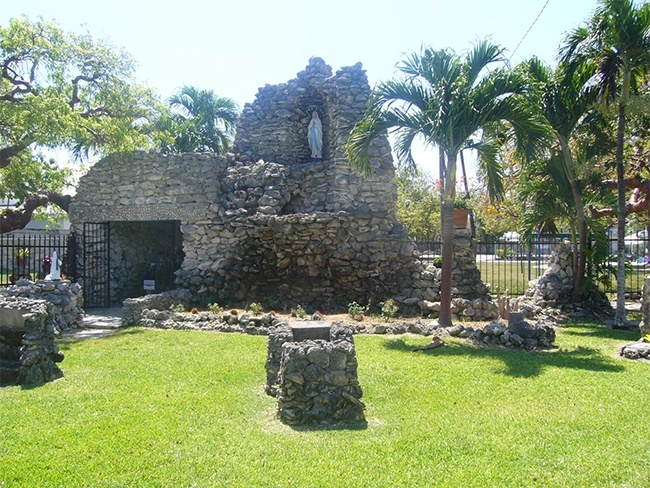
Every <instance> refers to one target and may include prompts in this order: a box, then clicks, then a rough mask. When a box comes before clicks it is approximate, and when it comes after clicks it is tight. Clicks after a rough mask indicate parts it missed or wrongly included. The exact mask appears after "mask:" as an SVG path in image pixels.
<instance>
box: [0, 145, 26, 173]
mask: <svg viewBox="0 0 650 488" xmlns="http://www.w3.org/2000/svg"><path fill="white" fill-rule="evenodd" d="M27 146H29V143H28V142H20V143H18V144H14V145H13V146H7V147H3V148H2V149H0V169H2V168H6V167H7V166H9V164H11V160H12V159H13V158H15V157H16V156H18V154H20V153H21V152H22V151H24V150H25V149H27Z"/></svg>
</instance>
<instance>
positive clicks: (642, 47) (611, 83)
mask: <svg viewBox="0 0 650 488" xmlns="http://www.w3.org/2000/svg"><path fill="white" fill-rule="evenodd" d="M561 59H562V62H564V63H566V64H567V65H568V66H572V67H577V66H582V67H583V68H585V69H587V70H590V71H591V73H592V77H591V79H590V80H589V81H588V82H587V83H588V84H592V85H594V86H596V87H597V88H598V91H599V94H600V99H601V101H602V102H603V103H604V104H605V105H609V104H611V103H613V102H615V101H617V102H618V116H617V131H616V178H617V187H618V188H617V193H618V195H617V196H618V259H617V265H618V270H617V274H616V279H617V281H618V287H617V295H616V318H615V323H616V326H618V327H624V325H625V253H624V249H625V241H624V238H625V217H626V206H625V202H626V198H625V167H624V161H623V149H624V142H625V125H626V115H627V104H628V101H629V97H630V94H631V93H632V92H634V91H635V90H636V88H637V86H638V83H639V82H640V80H641V79H642V78H643V77H644V76H645V75H647V73H648V71H649V70H650V4H648V3H644V4H643V5H642V6H640V7H638V8H636V7H635V6H634V3H633V1H632V0H600V5H599V6H598V8H597V9H596V10H595V11H594V13H593V14H592V16H591V18H590V19H589V20H588V21H587V24H586V25H585V26H581V27H578V28H577V29H575V30H573V31H572V32H570V33H569V35H568V36H567V38H566V41H565V44H564V46H563V48H562V56H561Z"/></svg>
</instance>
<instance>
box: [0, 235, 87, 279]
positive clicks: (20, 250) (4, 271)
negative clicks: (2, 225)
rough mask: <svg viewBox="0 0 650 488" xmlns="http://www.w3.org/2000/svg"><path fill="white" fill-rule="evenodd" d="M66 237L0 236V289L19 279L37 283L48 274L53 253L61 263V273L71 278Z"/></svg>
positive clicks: (67, 236)
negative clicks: (36, 281)
mask: <svg viewBox="0 0 650 488" xmlns="http://www.w3.org/2000/svg"><path fill="white" fill-rule="evenodd" d="M68 238H69V234H68V233H59V232H21V233H8V234H2V235H0V286H6V285H10V284H13V283H15V282H16V281H17V280H19V279H20V278H28V279H30V280H37V279H42V278H45V276H46V275H47V274H49V272H50V266H51V262H50V260H51V258H52V255H53V254H54V252H55V251H56V253H57V254H58V257H59V259H60V260H61V261H62V263H63V264H62V266H61V272H62V274H63V275H65V276H66V277H71V274H72V273H71V271H72V272H74V271H73V269H72V268H73V266H71V263H70V252H69V245H68Z"/></svg>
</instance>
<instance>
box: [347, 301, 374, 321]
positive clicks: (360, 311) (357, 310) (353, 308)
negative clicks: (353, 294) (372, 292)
mask: <svg viewBox="0 0 650 488" xmlns="http://www.w3.org/2000/svg"><path fill="white" fill-rule="evenodd" d="M369 307H370V306H369V305H368V306H366V307H362V306H361V305H359V304H358V303H357V302H350V303H348V315H349V316H350V317H352V318H353V319H357V318H358V317H363V315H364V314H365V313H366V312H367V311H368V308H369Z"/></svg>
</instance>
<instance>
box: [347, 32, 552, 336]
mask: <svg viewBox="0 0 650 488" xmlns="http://www.w3.org/2000/svg"><path fill="white" fill-rule="evenodd" d="M501 55H502V51H501V49H500V48H499V47H498V46H495V45H493V44H491V43H489V42H487V41H483V42H480V43H478V44H477V45H476V46H474V48H473V49H472V50H471V51H469V52H468V53H467V54H466V55H464V56H459V55H457V54H455V53H454V52H452V51H450V50H437V51H436V50H432V49H424V50H423V51H422V52H421V53H420V54H412V55H410V56H408V57H407V59H406V60H405V61H404V62H403V63H402V64H401V65H399V66H398V68H399V69H400V71H401V72H402V73H403V74H404V77H403V78H402V79H399V80H396V81H388V82H384V83H380V84H379V85H378V86H377V88H376V89H375V90H374V92H373V94H372V96H371V99H370V101H369V107H368V110H367V111H366V114H365V115H364V117H363V119H362V120H361V121H360V122H359V123H358V124H357V125H356V126H355V127H354V129H353V131H352V133H351V135H350V139H349V140H348V143H347V146H346V150H347V154H348V157H349V158H350V160H351V161H352V162H353V163H354V164H356V166H357V167H358V168H360V169H361V170H364V171H369V170H370V166H369V156H368V149H369V146H370V143H371V141H372V140H373V139H374V138H375V137H377V136H378V135H379V134H382V133H384V132H385V131H386V130H391V131H394V132H395V135H396V145H395V152H396V154H397V157H398V159H399V160H400V162H401V163H402V164H405V165H407V166H414V165H415V163H414V161H413V158H412V155H411V147H412V144H413V141H414V140H415V138H416V137H423V138H424V140H425V141H426V143H427V144H429V145H433V146H437V147H438V149H439V154H440V160H439V162H440V174H441V179H442V181H443V188H442V203H441V220H442V223H441V228H442V261H443V266H442V272H443V274H442V284H441V300H440V302H441V304H440V315H439V321H440V323H441V324H442V325H445V326H446V325H450V324H451V323H452V321H451V272H452V262H453V239H454V224H453V207H454V197H455V191H456V164H457V159H458V154H459V152H460V151H461V150H463V149H467V148H471V149H475V150H477V151H478V153H479V158H480V159H479V160H480V161H481V163H482V167H483V172H484V174H485V175H486V176H487V181H488V187H489V188H490V193H491V195H492V196H494V197H499V196H500V195H501V193H502V191H503V187H502V186H501V181H500V180H501V178H500V177H501V166H500V162H499V159H498V158H497V153H498V151H497V149H498V146H499V145H500V143H501V141H502V140H503V138H504V136H513V140H514V141H516V148H517V154H518V155H519V156H521V157H530V156H532V155H534V154H536V153H537V152H539V151H540V150H541V149H542V148H543V147H544V144H545V140H546V138H547V134H548V130H547V128H546V126H545V124H544V122H543V121H542V120H541V118H540V117H538V116H537V115H536V114H535V112H534V110H533V109H532V107H531V105H530V103H529V102H528V97H527V96H528V91H529V86H528V83H527V82H526V80H525V79H524V77H522V76H521V74H519V73H516V72H512V71H510V70H507V69H505V68H499V67H494V68H493V66H494V64H495V63H497V62H499V61H501V60H502V56H501ZM491 68H493V69H491Z"/></svg>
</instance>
